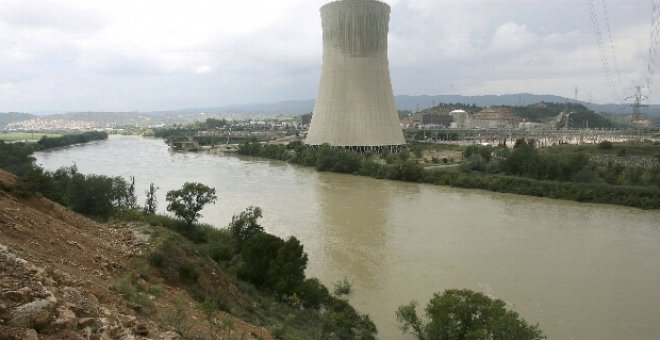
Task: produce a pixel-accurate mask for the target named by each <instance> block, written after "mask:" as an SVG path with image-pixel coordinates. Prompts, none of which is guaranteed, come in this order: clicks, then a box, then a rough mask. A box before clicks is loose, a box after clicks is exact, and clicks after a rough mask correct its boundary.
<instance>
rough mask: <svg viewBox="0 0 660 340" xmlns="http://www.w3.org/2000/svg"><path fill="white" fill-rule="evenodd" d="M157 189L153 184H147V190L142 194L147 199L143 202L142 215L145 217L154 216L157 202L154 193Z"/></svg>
mask: <svg viewBox="0 0 660 340" xmlns="http://www.w3.org/2000/svg"><path fill="white" fill-rule="evenodd" d="M157 190H158V187H157V186H155V185H154V184H153V183H151V184H149V190H147V191H145V192H144V193H145V194H146V195H147V199H146V200H145V201H144V214H145V215H154V214H156V207H157V200H156V191H157Z"/></svg>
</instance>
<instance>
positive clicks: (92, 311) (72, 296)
mask: <svg viewBox="0 0 660 340" xmlns="http://www.w3.org/2000/svg"><path fill="white" fill-rule="evenodd" d="M62 296H63V298H64V300H65V301H67V302H68V303H70V304H71V306H69V308H70V309H71V310H72V311H74V312H75V313H76V315H77V316H80V317H83V316H97V315H98V310H99V300H98V299H97V298H96V296H94V295H93V294H84V295H83V294H82V293H81V292H80V291H79V290H78V289H76V288H72V287H65V288H64V289H63V290H62Z"/></svg>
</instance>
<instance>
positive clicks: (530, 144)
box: [464, 139, 660, 189]
mask: <svg viewBox="0 0 660 340" xmlns="http://www.w3.org/2000/svg"><path fill="white" fill-rule="evenodd" d="M651 147H652V146H651ZM598 148H599V149H601V150H609V149H611V148H612V144H611V143H610V142H607V141H605V142H602V143H601V144H599V146H598ZM622 150H623V151H624V152H623V155H625V149H622ZM659 151H660V150H659ZM464 156H465V158H466V160H467V161H466V163H465V164H464V167H465V168H467V169H469V170H476V171H480V172H486V173H491V174H505V175H514V176H522V177H529V178H534V179H538V180H549V181H564V182H574V183H593V184H610V185H613V186H616V185H625V186H647V187H655V188H656V189H660V162H658V161H656V162H655V166H653V167H642V166H634V165H630V166H624V165H622V164H617V163H614V162H609V163H608V164H606V165H597V164H593V163H592V162H591V161H590V159H589V157H590V155H589V154H587V153H586V152H584V151H581V150H575V151H572V150H569V149H566V148H562V150H561V152H552V149H548V150H539V149H537V148H536V147H535V141H534V140H523V139H521V140H518V141H517V142H516V144H515V146H514V148H513V149H509V148H507V147H505V146H497V147H493V146H489V145H487V146H483V145H473V146H470V147H468V148H467V150H466V151H465V153H464ZM656 158H657V159H658V160H659V161H660V153H658V154H657V155H656Z"/></svg>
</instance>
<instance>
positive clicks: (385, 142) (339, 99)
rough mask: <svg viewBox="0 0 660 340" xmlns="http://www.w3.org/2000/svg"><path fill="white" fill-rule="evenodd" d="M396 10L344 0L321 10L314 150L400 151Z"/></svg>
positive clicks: (365, 0) (370, 1) (310, 137)
mask: <svg viewBox="0 0 660 340" xmlns="http://www.w3.org/2000/svg"><path fill="white" fill-rule="evenodd" d="M389 18H390V6H388V5H387V4H385V3H382V2H380V1H376V0H342V1H334V2H331V3H328V4H326V5H324V6H323V7H321V22H322V27H323V67H322V70H321V82H320V86H319V92H318V96H317V97H316V105H315V107H314V113H313V116H312V121H311V124H310V127H309V132H308V134H307V139H306V141H305V143H306V144H308V145H312V146H315V145H321V144H326V143H327V144H330V145H332V146H334V147H341V148H348V149H353V150H357V151H382V150H390V151H396V150H399V149H400V148H401V147H402V146H403V145H405V140H404V138H403V133H402V131H401V127H400V125H399V120H398V116H397V113H396V107H395V105H394V95H393V94H392V82H391V80H390V70H389V62H388V59H387V33H388V26H389Z"/></svg>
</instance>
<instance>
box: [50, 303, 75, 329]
mask: <svg viewBox="0 0 660 340" xmlns="http://www.w3.org/2000/svg"><path fill="white" fill-rule="evenodd" d="M77 324H78V319H77V318H76V314H75V313H74V312H72V311H71V310H70V309H68V308H66V307H65V306H60V307H58V308H57V318H56V319H55V321H53V322H52V323H51V327H50V328H51V330H52V331H54V332H59V331H61V330H64V329H75V327H76V326H77Z"/></svg>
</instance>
